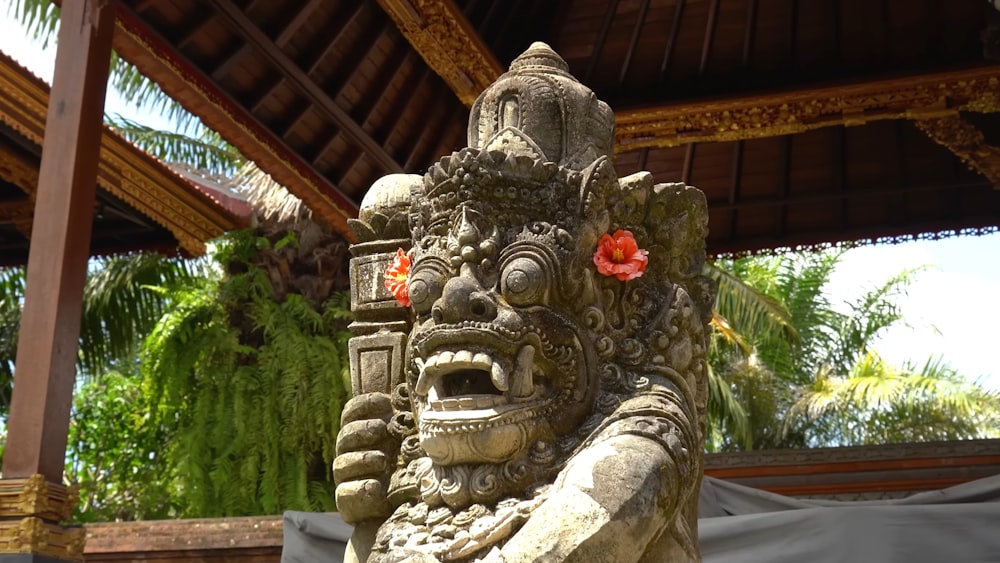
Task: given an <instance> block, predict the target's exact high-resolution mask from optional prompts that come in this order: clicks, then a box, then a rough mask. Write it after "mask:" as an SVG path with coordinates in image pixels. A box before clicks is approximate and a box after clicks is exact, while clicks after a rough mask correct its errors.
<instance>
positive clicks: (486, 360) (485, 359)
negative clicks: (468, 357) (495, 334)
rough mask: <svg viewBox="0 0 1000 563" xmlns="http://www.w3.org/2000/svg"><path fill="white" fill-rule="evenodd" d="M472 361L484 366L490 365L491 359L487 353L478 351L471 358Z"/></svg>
mask: <svg viewBox="0 0 1000 563" xmlns="http://www.w3.org/2000/svg"><path fill="white" fill-rule="evenodd" d="M472 363H474V364H476V365H484V366H486V365H490V364H491V363H493V359H492V358H490V356H489V354H484V353H482V352H479V353H478V354H476V355H475V356H474V357H473V358H472Z"/></svg>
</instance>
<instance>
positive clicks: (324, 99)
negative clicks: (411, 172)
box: [209, 0, 403, 173]
mask: <svg viewBox="0 0 1000 563" xmlns="http://www.w3.org/2000/svg"><path fill="white" fill-rule="evenodd" d="M209 3H210V4H211V5H212V6H213V7H214V8H215V10H216V11H217V12H218V13H219V15H220V16H221V17H222V19H223V20H224V21H225V22H226V23H228V24H229V25H230V26H232V27H233V28H235V29H236V30H237V31H238V32H239V34H240V35H241V36H243V37H245V38H246V39H247V41H249V42H250V44H251V45H252V46H253V47H254V48H255V50H256V51H257V52H258V53H259V54H260V56H261V57H262V58H264V59H267V60H268V61H269V62H270V64H271V65H272V66H274V67H275V68H277V69H279V70H280V71H281V73H282V75H283V76H284V78H285V79H286V80H287V81H288V83H289V84H291V85H292V86H294V88H295V89H296V90H298V91H299V92H300V93H301V94H302V95H303V96H305V97H306V98H307V99H309V101H310V102H312V103H313V104H315V105H316V107H317V108H318V109H320V110H322V111H323V113H325V114H326V115H327V116H328V117H329V118H330V119H331V120H333V122H334V123H336V124H337V127H340V129H341V130H342V131H344V133H345V134H346V135H347V136H348V137H350V138H351V139H352V140H353V141H354V142H356V143H358V144H359V145H361V147H362V148H363V149H364V150H365V152H366V153H368V155H369V156H370V157H371V158H372V160H373V161H374V162H376V163H378V165H379V166H380V167H381V168H382V170H383V171H384V172H385V173H393V172H402V170H403V168H402V166H400V165H399V163H398V162H396V160H395V159H393V158H392V157H391V156H389V153H387V152H386V151H385V149H384V148H383V147H382V145H380V144H378V143H376V142H375V140H374V139H372V138H371V136H370V135H368V133H366V132H365V131H364V130H363V129H362V128H361V126H360V125H358V124H357V123H356V122H355V121H354V120H353V119H351V116H350V115H348V114H347V112H346V111H344V110H343V109H341V108H340V106H338V105H337V104H336V103H334V101H333V100H332V99H330V97H329V96H327V95H326V92H324V91H323V89H322V88H320V86H319V85H318V84H316V83H315V82H313V80H312V79H311V78H309V76H308V75H307V74H306V73H305V71H303V70H302V69H301V68H299V66H298V65H297V64H295V61H293V60H292V59H291V58H290V57H289V56H288V55H286V54H285V53H284V52H283V51H282V50H281V49H279V48H278V46H277V45H275V44H274V42H273V41H272V40H271V39H270V38H269V37H268V36H267V35H266V34H265V33H264V32H263V31H262V30H261V29H260V28H259V27H257V26H256V25H255V24H254V23H253V22H252V21H250V19H249V18H247V16H246V14H244V13H243V11H242V10H240V9H239V7H237V6H236V5H235V4H233V3H232V2H230V1H229V0H209Z"/></svg>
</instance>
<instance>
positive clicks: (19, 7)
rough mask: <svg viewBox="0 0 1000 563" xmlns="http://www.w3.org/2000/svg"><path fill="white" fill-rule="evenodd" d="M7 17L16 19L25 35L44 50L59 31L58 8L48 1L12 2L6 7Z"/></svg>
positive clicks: (21, 0) (16, 0) (17, 0)
mask: <svg viewBox="0 0 1000 563" xmlns="http://www.w3.org/2000/svg"><path fill="white" fill-rule="evenodd" d="M7 16H8V17H13V18H15V19H17V21H19V22H20V23H21V25H22V26H23V27H24V30H25V33H26V34H27V36H28V37H31V38H32V39H34V40H35V41H37V42H38V43H40V44H41V47H42V48H43V49H44V48H46V47H48V46H49V44H50V43H52V42H54V41H55V39H56V34H57V32H58V31H59V6H56V5H55V4H53V3H52V2H51V1H50V0H13V1H12V2H11V3H10V4H8V5H7Z"/></svg>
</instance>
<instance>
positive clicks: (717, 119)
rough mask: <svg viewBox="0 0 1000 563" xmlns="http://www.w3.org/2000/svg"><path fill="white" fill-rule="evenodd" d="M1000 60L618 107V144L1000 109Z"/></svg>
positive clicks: (621, 147)
mask: <svg viewBox="0 0 1000 563" xmlns="http://www.w3.org/2000/svg"><path fill="white" fill-rule="evenodd" d="M998 91H1000V66H988V67H981V68H975V69H969V70H962V71H953V72H943V73H937V74H926V75H921V76H912V77H908V78H899V79H892V80H877V81H871V82H864V83H859V84H852V85H844V86H832V87H827V88H816V89H808V90H798V91H792V92H781V93H777V94H771V95H761V96H749V97H743V98H734V99H729V100H719V101H711V102H699V103H684V104H673V105H663V106H659V107H653V108H644V109H631V110H623V111H619V112H617V114H616V115H615V117H616V122H617V131H616V141H617V146H616V151H617V152H622V151H626V150H634V149H637V148H642V147H674V146H678V145H684V144H688V143H698V142H712V141H736V140H746V139H756V138H761V137H771V136H776V135H789V134H793V133H802V132H804V131H808V130H811V129H818V128H820V127H830V126H834V125H860V124H864V123H867V122H869V121H876V120H880V119H925V118H931V117H938V116H943V115H948V114H951V113H954V111H955V110H958V109H963V110H969V111H977V112H995V111H998V110H1000V94H998Z"/></svg>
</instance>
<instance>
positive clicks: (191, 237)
mask: <svg viewBox="0 0 1000 563" xmlns="http://www.w3.org/2000/svg"><path fill="white" fill-rule="evenodd" d="M0 89H2V92H3V96H0V123H3V124H4V125H6V126H8V127H10V128H11V129H13V130H14V131H16V132H17V133H19V134H20V135H22V136H23V137H24V138H25V139H27V140H28V141H30V142H32V143H34V144H35V145H37V146H39V147H40V146H41V145H42V139H43V137H44V135H45V118H46V111H47V107H48V99H49V93H48V88H47V86H46V85H45V84H44V82H42V81H41V80H39V79H38V78H37V77H35V76H32V75H31V74H30V73H29V72H28V71H27V70H25V69H24V68H21V67H20V66H18V65H16V64H14V63H13V61H11V60H10V59H8V58H6V57H0ZM0 161H2V162H0V177H2V178H3V179H4V180H5V181H8V182H10V183H12V184H14V185H16V186H18V187H19V188H20V189H21V190H22V191H23V192H24V193H25V194H27V195H28V197H29V201H32V200H33V195H34V193H35V190H36V189H37V186H38V168H37V164H35V163H32V162H30V160H29V159H28V158H26V157H25V156H23V155H19V154H17V153H16V152H15V151H11V150H9V149H3V150H2V153H0ZM97 183H98V185H99V186H100V187H101V188H103V189H104V190H105V191H107V192H108V193H110V194H112V195H114V196H115V197H117V198H118V199H120V200H122V201H123V202H125V203H126V204H128V205H129V206H131V207H132V208H134V209H135V210H137V211H138V212H140V213H142V214H143V215H145V216H147V217H149V218H150V219H152V220H153V221H154V222H156V223H157V224H159V225H162V226H163V227H164V228H166V229H167V230H169V231H170V232H171V233H172V234H173V235H174V237H175V238H176V239H177V241H178V242H179V243H180V246H181V248H182V249H184V251H186V252H188V253H190V254H192V255H200V254H203V253H204V251H205V242H206V241H208V240H210V239H213V238H216V237H218V236H220V235H222V234H223V233H224V232H226V231H229V230H233V229H238V228H241V227H245V226H247V225H248V223H249V214H247V213H245V212H243V210H230V209H228V208H226V207H225V206H224V205H223V204H222V202H220V201H219V200H218V199H217V198H216V197H215V196H213V194H212V193H211V192H210V191H209V190H207V189H201V188H199V186H197V185H195V184H194V183H192V182H190V181H188V180H186V179H184V178H182V177H181V176H180V175H178V174H177V173H175V172H174V171H172V170H170V169H169V168H167V167H166V166H165V165H164V164H163V163H161V162H159V161H158V160H156V159H155V158H153V157H152V156H150V155H148V154H147V153H145V152H143V151H142V150H140V149H138V148H137V147H135V146H134V145H132V144H131V143H129V142H128V141H126V140H125V139H123V138H122V137H121V136H119V135H118V134H116V133H115V132H114V131H112V130H111V129H110V128H108V127H105V128H104V132H103V135H102V138H101V151H100V161H99V163H98V178H97ZM32 207H33V206H32ZM17 211H19V212H20V214H19V215H18V216H17V217H15V219H18V220H16V221H15V224H16V225H17V227H18V228H19V230H21V231H22V232H24V233H25V234H28V232H30V212H28V215H29V219H28V222H27V223H25V221H24V219H25V217H24V215H25V209H24V208H23V206H22V208H20V209H19V210H17Z"/></svg>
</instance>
